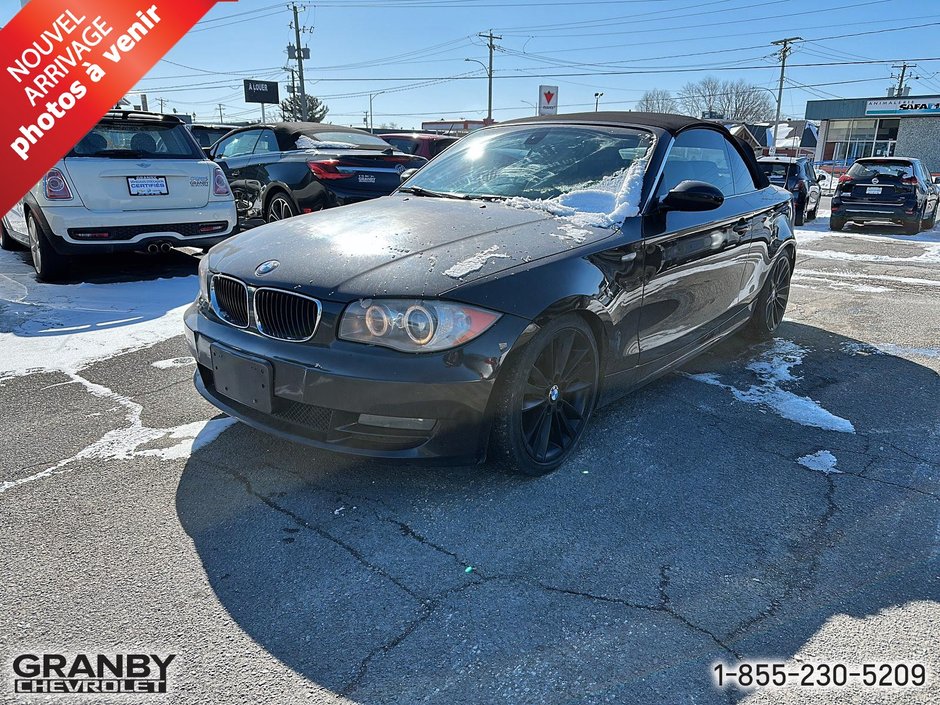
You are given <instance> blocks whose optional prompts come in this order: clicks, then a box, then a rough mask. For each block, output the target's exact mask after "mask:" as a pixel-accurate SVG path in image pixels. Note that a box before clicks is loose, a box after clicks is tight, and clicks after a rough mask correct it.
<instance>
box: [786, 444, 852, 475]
mask: <svg viewBox="0 0 940 705" xmlns="http://www.w3.org/2000/svg"><path fill="white" fill-rule="evenodd" d="M796 462H798V463H799V464H800V465H802V466H803V467H804V468H809V469H810V470H815V471H817V472H821V473H823V474H825V475H832V474H841V473H842V471H841V470H837V469H836V456H834V455H833V454H832V453H830V452H829V451H828V450H818V451H816V452H815V453H813V454H812V455H804V456H803V457H802V458H799V459H797V461H796Z"/></svg>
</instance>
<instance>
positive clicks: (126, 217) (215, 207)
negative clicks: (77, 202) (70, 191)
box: [39, 201, 237, 254]
mask: <svg viewBox="0 0 940 705" xmlns="http://www.w3.org/2000/svg"><path fill="white" fill-rule="evenodd" d="M39 217H40V218H41V220H42V221H43V225H44V226H45V230H46V232H47V233H49V234H50V235H51V237H50V242H51V244H52V246H53V248H54V249H55V250H56V252H58V253H59V254H84V253H89V252H97V253H101V254H107V253H111V252H126V251H135V250H146V249H147V245H149V244H151V243H164V242H166V243H169V244H170V245H171V246H172V247H210V246H212V245H215V244H217V243H219V242H222V241H223V240H225V239H226V238H228V237H231V236H232V235H234V234H235V232H236V225H237V219H236V213H235V203H234V202H232V201H210V202H209V203H208V204H207V205H206V206H204V207H202V208H192V209H177V210H150V211H147V210H141V211H90V210H88V209H86V208H82V207H77V206H48V205H47V206H43V207H42V208H41V215H40V216H39ZM210 223H212V224H220V228H221V229H219V230H217V231H215V232H211V233H205V234H203V233H200V232H199V231H198V228H199V226H200V225H201V224H210ZM90 230H101V231H103V232H109V233H110V232H113V238H111V239H106V238H102V239H83V238H81V237H77V236H76V235H75V233H76V231H79V232H80V231H90Z"/></svg>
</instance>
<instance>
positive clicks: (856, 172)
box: [848, 162, 914, 179]
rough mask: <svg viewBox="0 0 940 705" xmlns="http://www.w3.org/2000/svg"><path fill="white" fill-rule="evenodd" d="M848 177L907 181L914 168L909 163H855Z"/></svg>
mask: <svg viewBox="0 0 940 705" xmlns="http://www.w3.org/2000/svg"><path fill="white" fill-rule="evenodd" d="M848 175H849V176H851V177H852V178H853V179H871V178H873V177H875V176H882V177H887V178H889V179H909V178H911V177H912V176H914V167H913V166H912V165H911V163H910V162H855V163H854V164H853V165H852V168H851V169H849V171H848Z"/></svg>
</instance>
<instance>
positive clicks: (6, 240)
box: [0, 222, 26, 252]
mask: <svg viewBox="0 0 940 705" xmlns="http://www.w3.org/2000/svg"><path fill="white" fill-rule="evenodd" d="M25 249H26V248H25V247H24V246H23V245H21V244H20V243H19V242H17V241H16V240H14V239H13V236H12V235H10V233H8V232H7V229H6V227H5V226H4V225H3V223H2V222H0V250H7V251H8V252H14V251H16V250H25Z"/></svg>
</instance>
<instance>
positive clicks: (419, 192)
mask: <svg viewBox="0 0 940 705" xmlns="http://www.w3.org/2000/svg"><path fill="white" fill-rule="evenodd" d="M398 190H399V191H402V192H403V193H413V194H414V195H415V196H427V197H428V198H460V196H454V195H453V194H449V193H438V192H437V191H431V190H429V189H426V188H421V187H420V186H404V187H402V188H400V189H398Z"/></svg>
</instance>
